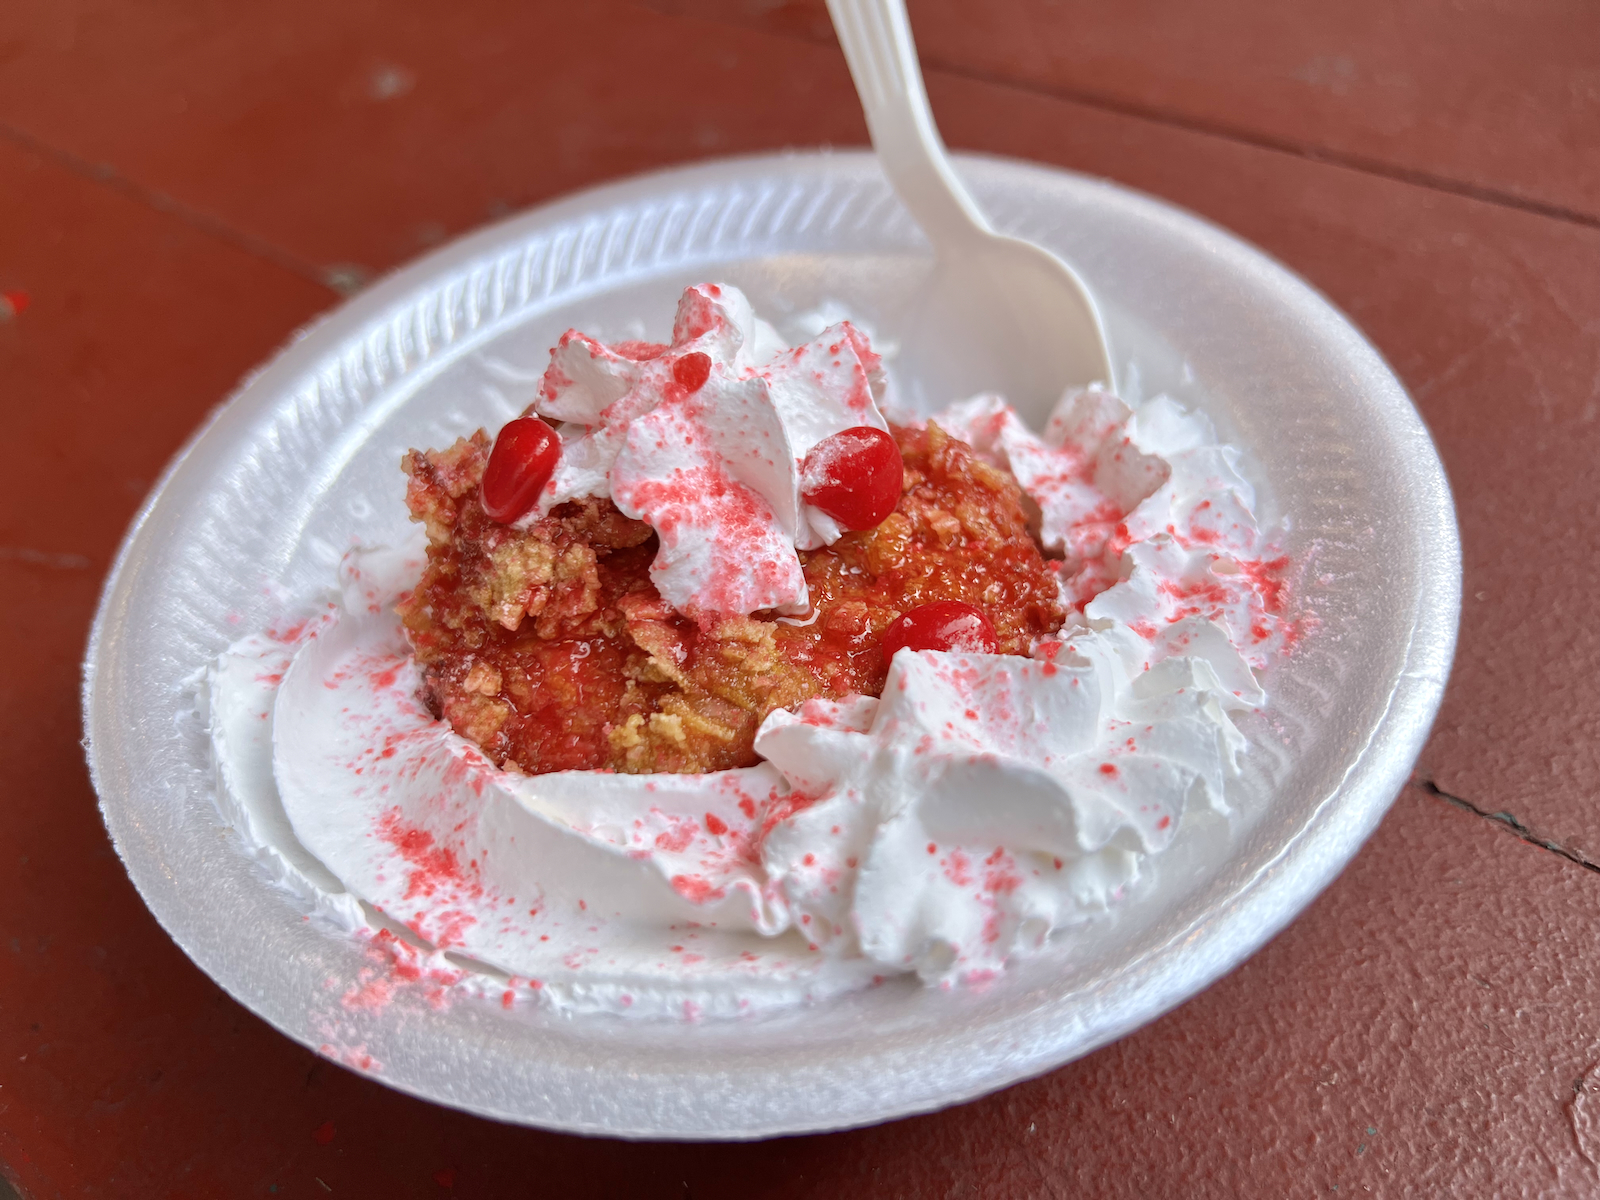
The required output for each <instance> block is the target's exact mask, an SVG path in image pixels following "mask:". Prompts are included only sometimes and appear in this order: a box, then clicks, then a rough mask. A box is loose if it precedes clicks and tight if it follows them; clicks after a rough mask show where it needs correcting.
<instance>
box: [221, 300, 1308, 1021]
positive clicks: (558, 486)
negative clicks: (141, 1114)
mask: <svg viewBox="0 0 1600 1200" xmlns="http://www.w3.org/2000/svg"><path fill="white" fill-rule="evenodd" d="M891 418H892V419H891ZM463 432H464V433H465V432H466V431H463ZM1238 460H1239V455H1238V452H1237V451H1236V450H1234V449H1233V448H1231V447H1228V446H1225V445H1221V444H1219V443H1218V440H1217V437H1216V435H1215V432H1214V431H1213V429H1212V428H1211V426H1210V424H1209V422H1208V421H1207V420H1206V419H1205V418H1204V417H1203V416H1202V415H1200V414H1198V413H1191V412H1186V411H1184V410H1183V409H1182V408H1181V407H1180V406H1178V405H1177V404H1176V403H1174V402H1173V401H1171V400H1169V399H1167V398H1165V397H1157V398H1155V399H1153V400H1150V401H1148V402H1145V403H1142V404H1140V405H1138V406H1137V407H1131V408H1130V407H1129V406H1128V405H1126V404H1124V403H1123V402H1122V401H1121V400H1119V399H1118V398H1117V397H1115V396H1113V395H1111V394H1109V393H1107V392H1104V391H1100V390H1095V389H1089V390H1084V391H1075V392H1072V393H1069V394H1068V395H1066V396H1064V397H1062V399H1061V401H1060V403H1059V404H1058V405H1057V407H1056V409H1055V411H1054V412H1053V414H1052V415H1051V417H1050V420H1049V422H1048V424H1047V426H1046V428H1045V429H1044V430H1043V431H1041V432H1037V433H1036V432H1034V431H1032V430H1030V429H1028V428H1027V427H1026V426H1025V425H1024V424H1023V423H1022V422H1021V421H1020V420H1019V419H1018V418H1017V416H1016V414H1015V413H1014V412H1012V411H1011V409H1010V408H1009V407H1008V406H1007V405H1006V404H1005V402H1004V401H1003V399H1001V398H999V397H995V396H978V397H974V398H973V399H971V400H967V401H965V402H962V403H958V404H955V405H952V406H950V407H949V408H947V409H945V410H944V411H943V412H941V413H939V414H936V415H935V417H934V418H932V419H931V420H928V419H913V418H911V417H910V416H908V415H906V414H900V413H897V412H894V411H893V409H892V406H889V405H887V404H886V397H885V379H884V372H883V370H882V366H881V363H880V361H879V358H878V355H877V354H876V353H875V352H874V351H873V349H872V347H871V344H870V341H869V339H868V338H867V337H866V336H865V335H864V334H863V333H862V332H861V331H860V330H859V329H857V328H855V327H853V326H852V325H851V324H850V323H849V322H841V323H839V324H836V325H834V326H832V327H830V328H828V329H826V330H824V331H823V332H822V333H821V334H820V335H819V336H817V337H816V338H814V339H812V340H810V341H808V342H805V343H803V344H801V345H798V346H795V347H790V346H787V345H785V344H784V343H783V341H782V340H781V339H780V338H779V337H778V335H777V334H776V333H775V332H774V331H773V329H772V328H771V327H770V326H768V325H767V324H766V323H765V322H763V321H761V320H760V319H759V318H757V317H756V316H755V314H754V313H753V312H752V311H751V308H750V305H749V303H748V302H747V301H746V299H745V298H744V296H743V295H742V294H740V293H739V292H738V291H737V290H736V289H733V288H731V287H727V286H718V285H716V284H703V285H700V286H697V287H692V288H690V289H688V290H687V291H686V292H685V293H684V294H683V297H682V299H681V300H680V302H679V305H678V309H677V313H676V318H675V321H674V325H673V330H672V336H671V340H670V342H669V343H666V344H653V343H644V342H622V343H618V344H614V345H606V344H603V343H602V342H600V341H598V340H596V339H594V338H591V337H588V336H585V335H584V334H582V333H580V332H578V331H576V330H574V331H569V332H568V333H567V334H565V335H564V336H563V337H562V338H561V339H560V341H559V342H558V344H557V345H556V346H555V347H554V349H553V350H552V351H551V358H550V365H549V368H548V369H547V371H546V372H545V374H544V376H543V379H542V381H541V383H540V386H539V391H538V395H537V397H536V398H535V399H534V402H533V404H532V406H531V410H530V412H529V413H527V414H526V415H524V416H523V417H520V418H518V419H516V420H513V421H511V422H510V423H508V424H507V425H506V426H505V427H503V428H502V429H501V430H499V431H498V434H497V435H496V436H495V438H493V439H491V438H490V437H489V435H488V434H487V432H486V431H483V430H479V431H476V432H473V433H470V435H468V436H463V437H461V438H460V439H459V440H458V441H456V443H455V444H454V445H452V446H449V447H446V448H443V449H431V450H425V451H412V452H411V453H410V454H408V455H407V456H406V458H405V460H404V463H403V464H402V465H403V468H404V472H405V477H406V503H407V505H408V506H409V508H410V511H411V514H412V516H413V518H414V519H415V520H416V521H417V522H418V524H419V526H420V531H419V532H420V533H421V534H422V535H423V536H424V537H425V543H424V542H423V541H421V540H419V542H418V543H417V544H411V545H404V546H395V547H378V548H370V549H365V550H358V551H354V552H352V553H351V554H350V555H349V556H348V557H347V559H346V561H345V564H344V567H343V568H342V571H341V579H340V584H341V586H340V589H339V595H338V598H337V599H336V600H334V601H331V602H330V603H329V604H328V606H327V607H326V608H325V609H324V610H322V611H321V612H319V613H318V614H316V615H315V616H313V617H311V618H309V619H307V620H305V621H300V622H297V623H296V624H294V625H293V626H290V627H288V628H285V629H282V630H278V631H275V632H267V633H262V634H257V635H252V636H250V637H247V638H245V639H243V640H241V641H239V642H237V643H236V644H235V645H233V646H232V647H230V648H229V649H228V651H226V652H225V653H224V654H223V655H222V656H221V658H220V659H219V660H218V662H217V663H216V664H215V665H214V667H213V668H212V670H211V671H210V673H209V675H208V679H207V687H206V691H207V695H208V699H209V703H210V718H211V731H212V743H213V748H214V752H215V756H216V758H217V761H218V764H219V768H220V771H221V775H222V780H223V784H224V789H223V790H224V792H225V793H226V796H227V798H228V802H229V803H231V804H232V805H233V806H234V808H235V810H236V813H237V817H238V819H237V821H236V823H237V824H238V825H239V826H240V828H241V829H243V831H244V832H245V835H246V837H252V836H254V837H256V838H257V840H258V841H259V842H260V843H261V844H262V845H264V846H267V847H268V855H269V857H271V858H272V860H273V862H274V864H275V865H276V866H277V868H278V869H279V873H280V877H281V878H282V879H284V881H285V882H288V883H290V884H292V885H293V886H296V887H298V888H299V889H300V890H301V891H302V892H303V893H304V894H306V895H308V896H310V897H311V898H312V899H313V902H314V903H315V905H316V907H317V908H318V910H319V911H320V912H321V913H322V914H324V915H325V916H326V917H327V918H329V919H331V920H334V921H337V922H339V923H340V924H342V925H343V926H345V927H346V928H349V929H350V930H352V931H353V932H357V933H360V934H362V935H363V936H368V937H370V938H372V939H373V940H374V943H375V944H376V945H381V946H383V947H384V948H385V952H386V953H387V954H389V955H391V956H392V959H393V961H394V963H395V964H396V966H395V969H396V970H397V971H398V972H399V977H400V978H402V979H403V978H407V977H415V976H418V975H428V976H430V977H432V978H433V979H435V980H436V981H438V982H439V983H441V984H445V983H450V984H457V985H459V986H464V987H478V988H484V987H492V988H493V989H495V990H498V991H499V992H500V993H501V994H502V995H503V997H504V998H505V1000H506V1002H507V1003H515V1002H517V1001H518V1000H519V999H526V998H535V997H537V998H538V999H540V1000H541V1001H542V1002H546V1003H552V1004H554V1005H556V1006H558V1007H562V1008H565V1009H571V1010H579V1011H587V1010H606V1011H613V1012H624V1011H626V1012H632V1013H648V1014H658V1015H671V1016H689V1017H695V1016H698V1015H702V1014H707V1015H731V1014H737V1013H740V1012H746V1011H752V1010H757V1009H763V1008H770V1007H774V1006H778V1005H785V1004H792V1003H795V1002H797V1001H802V1000H808V999H820V998H823V997H826V996H828V995H830V994H835V993H838V992H840V991H844V990H847V989H851V988H856V987H862V986H868V985H870V984H872V983H873V982H875V981H881V980H883V979H885V978H888V977H890V976H893V975H898V974H907V973H915V974H916V975H917V976H919V977H920V978H922V979H923V980H924V981H927V982H929V983H934V984H940V985H946V986H952V985H956V986H971V985H977V984H981V983H982V982H983V981H984V980H987V979H989V978H991V977H992V976H993V975H994V974H995V973H996V972H998V971H1000V970H1002V969H1003V968H1004V966H1005V965H1006V963H1007V962H1008V961H1010V960H1011V959H1013V958H1014V957H1016V956H1020V955H1025V954H1027V953H1029V952H1030V951H1032V950H1035V949H1037V948H1038V947H1039V946H1041V945H1042V944H1043V943H1044V942H1045V941H1046V939H1048V938H1050V937H1051V936H1052V935H1053V934H1055V933H1057V932H1058V931H1062V930H1066V929H1070V927H1072V926H1074V925H1078V924H1080V923H1082V922H1085V921H1089V920H1093V919H1096V918H1099V917H1102V916H1103V915H1105V914H1107V913H1110V912H1113V911H1114V909H1115V905H1116V903H1117V901H1118V899H1119V898H1120V897H1121V896H1122V895H1123V893H1124V891H1125V890H1126V889H1127V888H1129V887H1130V886H1134V885H1135V884H1136V883H1137V881H1138V880H1139V879H1140V877H1141V874H1148V870H1149V865H1150V863H1151V860H1152V859H1153V858H1154V857H1155V856H1157V855H1159V854H1160V853H1161V852H1162V851H1163V850H1164V849H1165V848H1166V847H1167V846H1168V845H1169V844H1170V843H1171V842H1172V840H1173V838H1174V837H1176V836H1178V833H1179V830H1180V827H1181V824H1182V820H1183V817H1184V814H1185V812H1186V811H1188V810H1190V809H1191V808H1193V807H1194V806H1201V805H1203V806H1208V807H1210V808H1212V809H1214V810H1216V811H1219V812H1225V811H1226V807H1227V805H1226V801H1225V786H1226V781H1227V780H1228V779H1229V778H1230V777H1231V776H1232V775H1233V774H1234V773H1235V772H1236V771H1237V769H1238V759H1239V756H1240V755H1241V754H1242V753H1244V752H1245V749H1246V744H1245V741H1244V739H1243V737H1242V736H1241V735H1240V734H1239V733H1238V731H1237V730H1236V729H1235V727H1234V724H1233V719H1232V714H1235V713H1237V712H1239V711H1241V710H1246V709H1250V708H1253V707H1257V706H1259V705H1260V704H1262V702H1263V700H1264V696H1263V693H1262V691H1261V687H1260V685H1259V682H1258V678H1257V674H1256V673H1257V671H1259V670H1260V669H1262V668H1264V667H1265V666H1267V665H1268V663H1269V662H1271V661H1272V660H1273V659H1274V658H1275V657H1276V656H1279V655H1281V654H1283V653H1285V652H1286V651H1287V650H1288V648H1289V647H1290V645H1291V643H1292V641H1293V638H1294V626H1293V623H1292V622H1291V621H1290V620H1289V618H1288V617H1287V615H1286V612H1285V599H1286V598H1285V594H1284V587H1283V583H1282V577H1283V573H1284V568H1285V566H1286V563H1285V562H1284V560H1283V559H1282V558H1281V557H1279V556H1277V555H1275V554H1274V552H1273V551H1272V550H1271V545H1272V538H1271V536H1270V534H1263V532H1262V531H1261V530H1260V529H1258V527H1257V524H1256V521H1255V518H1254V516H1253V511H1252V510H1253V495H1252V489H1251V487H1250V485H1249V483H1248V482H1247V481H1246V479H1245V478H1244V476H1243V475H1242V474H1241V473H1240V471H1239V469H1238ZM285 832H289V833H291V834H292V836H291V837H287V838H284V837H282V836H275V834H276V835H282V834H284V833H285ZM273 847H277V848H273ZM387 986H389V983H388V982H387V981H386V980H385V979H384V978H376V977H375V978H373V979H371V980H368V981H365V986H363V987H362V988H360V989H357V990H356V991H355V992H353V993H352V995H351V996H350V997H349V1001H350V1002H351V1003H355V1004H362V1003H377V1002H381V1000H382V998H383V995H384V989H385V988H386V987H387Z"/></svg>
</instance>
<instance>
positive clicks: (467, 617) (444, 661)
mask: <svg viewBox="0 0 1600 1200" xmlns="http://www.w3.org/2000/svg"><path fill="white" fill-rule="evenodd" d="M893 444H894V446H895V447H896V450H897V452H898V458H899V465H900V467H901V485H900V492H899V496H898V499H897V501H896V503H895V505H894V507H893V510H892V511H890V512H889V513H888V515H887V516H885V517H884V518H883V519H882V520H881V521H880V522H879V523H878V524H877V525H876V527H874V528H871V529H866V530H861V531H858V532H853V533H848V534H846V535H845V536H844V537H842V538H840V539H839V540H838V541H837V542H835V543H834V544H833V545H832V546H828V547H825V548H823V549H820V550H811V551H803V552H801V554H800V559H801V564H802V568H803V570H804V572H805V577H806V583H807V586H808V588H809V591H810V594H811V599H812V604H813V612H812V613H811V615H810V616H809V617H807V618H805V619H796V618H779V617H777V616H776V615H775V614H770V613H756V614H753V615H751V616H748V617H747V616H741V615H721V616H719V615H715V614H713V615H710V616H703V617H702V618H701V619H700V620H698V621H693V620H690V619H688V618H686V617H684V616H682V615H680V614H678V613H675V612H674V611H673V610H672V609H671V608H670V607H669V606H668V605H667V604H666V603H665V602H664V601H663V600H662V599H661V597H660V595H659V594H658V593H657V592H656V589H655V587H654V585H653V584H652V583H651V581H650V577H649V566H650V562H651V560H652V559H653V558H654V556H655V551H656V538H655V534H654V532H653V531H652V530H651V529H650V527H649V526H647V525H645V524H643V523H642V522H638V521H633V520H630V519H629V518H627V517H625V516H623V515H622V513H620V512H619V511H618V510H617V509H616V507H615V505H613V504H612V503H611V502H610V501H608V500H596V499H586V500H579V501H573V502H571V503H568V504H563V505H560V506H559V507H557V508H555V509H553V510H552V511H551V513H550V514H549V515H548V516H546V517H543V518H541V519H539V520H537V521H535V522H533V523H532V524H531V525H530V527H529V528H527V529H524V530H518V529H512V528H510V527H509V526H506V525H502V524H499V523H498V522H496V521H494V520H492V519H491V518H490V517H489V515H488V514H487V513H485V511H484V508H483V504H482V501H481V499H480V495H479V493H480V489H479V486H478V485H479V481H480V480H481V478H482V476H483V472H484V468H485V465H486V463H487V460H488V456H489V455H488V452H489V440H488V437H487V435H486V434H484V433H483V432H482V431H481V430H480V431H479V432H478V433H477V434H475V435H474V436H473V437H472V438H471V439H465V438H464V439H461V440H460V441H458V442H457V443H456V444H455V445H454V446H452V447H450V448H449V449H447V450H442V451H428V452H416V451H413V452H411V453H410V454H407V455H406V457H405V461H404V464H403V465H404V468H405V470H406V473H407V474H408V475H409V476H410V483H409V485H408V487H407V496H406V498H407V503H408V505H409V506H410V509H411V513H412V516H413V518H414V519H416V520H419V521H422V522H424V523H425V524H426V525H427V528H428V534H429V543H430V544H429V548H428V566H427V569H426V571H425V572H424V575H423V578H422V580H421V582H420V583H419V585H418V586H417V588H416V590H415V592H413V594H412V595H411V596H410V597H409V598H408V599H407V600H405V601H404V602H403V603H402V604H401V605H400V615H401V618H402V620H403V621H404V624H405V628H406V632H407V635H408V636H409V637H410V639H411V642H412V645H413V647H414V648H415V650H416V653H417V658H418V661H419V662H420V663H421V665H422V667H423V671H424V677H425V680H426V688H427V699H428V702H429V704H430V705H431V707H432V708H433V709H434V711H435V712H436V713H438V715H440V716H441V717H443V718H444V719H445V720H448V721H449V722H450V724H451V725H452V727H454V728H455V729H456V731H457V732H458V733H460V734H462V735H463V736H464V737H467V738H469V739H471V740H472V741H473V742H475V743H477V744H478V745H479V746H480V747H482V749H483V750H484V751H485V753H487V754H488V755H489V756H490V757H491V758H493V759H494V761H495V762H497V763H500V764H501V765H504V766H508V767H514V768H518V769H521V770H523V771H527V772H529V773H537V772H544V771H555V770H566V769H612V770H618V771H713V770H721V769H724V768H727V767H735V766H747V765H750V764H751V763H754V762H755V761H757V759H756V756H755V754H754V752H753V751H752V750H751V742H752V740H753V739H754V737H755V732H756V729H757V728H758V727H759V726H760V724H761V721H762V720H763V719H764V718H765V717H766V715H767V714H768V713H769V712H771V711H773V710H774V709H776V708H793V707H795V706H796V705H799V704H800V703H802V702H803V701H805V700H807V699H810V698H812V697H817V696H821V697H826V698H830V699H840V698H843V697H845V696H849V695H852V694H856V693H864V694H867V695H878V694H879V693H880V692H881V691H882V690H883V683H884V677H885V675H886V673H887V670H888V656H887V655H886V654H885V652H884V646H883V645H882V642H881V639H882V638H883V637H884V635H885V633H886V631H888V630H889V629H890V627H891V626H892V625H894V624H895V622H896V621H898V620H899V619H900V618H901V617H902V615H903V614H906V613H909V612H911V611H912V610H915V609H918V608H921V607H922V606H925V605H930V604H934V603H937V602H947V601H954V602H958V603H959V604H960V605H963V606H970V607H971V608H975V609H978V610H980V611H981V613H982V614H983V616H985V617H986V618H987V620H988V621H989V623H990V625H991V628H992V636H993V639H994V648H995V649H996V650H998V651H999V652H1000V653H1005V654H1026V653H1027V652H1028V650H1029V648H1030V647H1031V645H1032V644H1033V642H1034V641H1035V640H1036V639H1037V638H1039V637H1041V636H1044V635H1046V634H1049V633H1052V632H1054V631H1055V630H1057V629H1059V628H1060V627H1061V625H1062V623H1063V620H1064V617H1065V614H1064V612H1063V609H1062V607H1061V604H1060V602H1059V600H1058V586H1057V577H1056V574H1055V571H1054V569H1053V567H1052V564H1050V563H1049V562H1047V561H1046V560H1045V559H1044V557H1043V556H1042V555H1041V554H1040V551H1039V547H1038V544H1037V543H1036V542H1035V541H1034V539H1033V537H1032V535H1031V534H1030V533H1029V532H1028V528H1027V516H1026V513H1025V511H1024V509H1023V506H1022V500H1021V492H1020V490H1019V489H1018V487H1017V484H1016V482H1015V481H1014V480H1013V479H1012V478H1011V477H1010V476H1009V475H1008V474H1006V473H1005V472H1003V471H1000V470H998V469H996V468H994V467H992V466H990V465H988V464H987V463H984V462H982V461H981V460H979V459H977V458H976V457H975V456H974V455H973V453H972V451H971V450H970V449H969V448H968V447H967V446H966V444H965V443H963V442H960V441H957V440H955V439H953V438H951V437H949V436H948V435H947V434H945V433H944V431H943V430H941V429H940V428H939V427H938V426H937V425H935V424H932V423H929V425H928V426H927V427H926V428H921V429H914V428H896V429H894V430H893Z"/></svg>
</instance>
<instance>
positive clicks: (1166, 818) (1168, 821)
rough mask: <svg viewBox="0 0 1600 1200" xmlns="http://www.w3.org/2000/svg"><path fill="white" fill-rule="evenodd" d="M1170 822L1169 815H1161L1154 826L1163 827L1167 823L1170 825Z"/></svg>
mask: <svg viewBox="0 0 1600 1200" xmlns="http://www.w3.org/2000/svg"><path fill="white" fill-rule="evenodd" d="M1171 824H1172V818H1171V817H1162V818H1161V820H1159V821H1157V822H1156V828H1157V829H1165V828H1166V827H1167V826H1168V825H1171Z"/></svg>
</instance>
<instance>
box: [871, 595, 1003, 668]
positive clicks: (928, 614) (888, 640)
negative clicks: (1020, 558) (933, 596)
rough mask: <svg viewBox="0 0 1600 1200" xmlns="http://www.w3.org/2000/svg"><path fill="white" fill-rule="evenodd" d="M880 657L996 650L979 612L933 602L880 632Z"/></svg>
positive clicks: (953, 603) (955, 603) (949, 602)
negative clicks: (907, 652)
mask: <svg viewBox="0 0 1600 1200" xmlns="http://www.w3.org/2000/svg"><path fill="white" fill-rule="evenodd" d="M882 645H883V657H884V658H885V659H892V658H893V657H894V656H895V653H896V652H897V651H900V650H962V651H965V652H967V653H969V654H993V653H995V651H997V650H998V649H999V648H1000V642H999V640H998V639H997V638H996V637H995V635H994V626H993V625H991V624H990V623H989V618H988V617H986V616H984V615H983V610H982V609H980V608H974V607H973V606H972V605H970V604H963V603H962V602H961V601H959V600H935V601H934V602H933V603H932V604H923V605H919V606H918V607H916V608H913V609H912V610H911V611H910V612H908V613H905V614H904V615H902V616H900V617H898V618H897V619H896V620H895V622H894V623H893V624H892V625H890V626H889V628H887V629H885V630H884V631H883V638H882Z"/></svg>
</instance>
